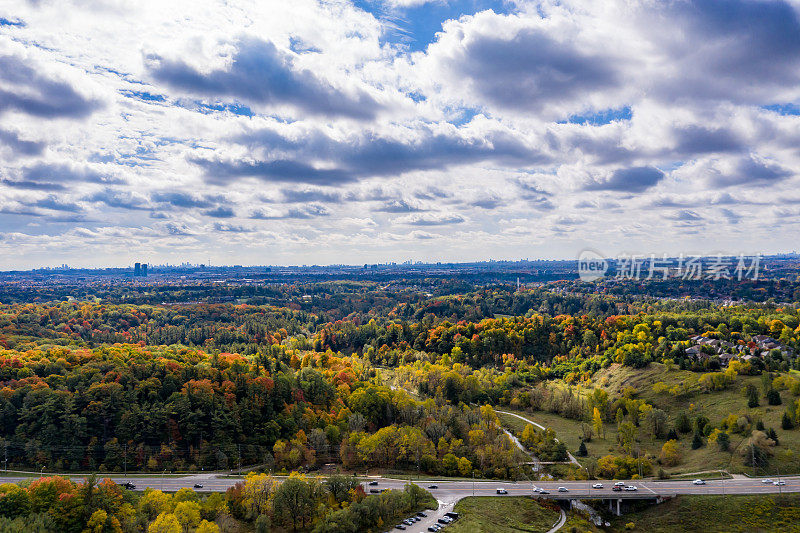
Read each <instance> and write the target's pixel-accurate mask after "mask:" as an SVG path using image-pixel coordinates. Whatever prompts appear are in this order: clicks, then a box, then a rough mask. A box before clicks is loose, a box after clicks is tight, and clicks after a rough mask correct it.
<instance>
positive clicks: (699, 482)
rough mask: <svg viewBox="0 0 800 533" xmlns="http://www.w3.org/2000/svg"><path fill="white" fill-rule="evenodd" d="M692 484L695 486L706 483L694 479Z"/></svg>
mask: <svg viewBox="0 0 800 533" xmlns="http://www.w3.org/2000/svg"><path fill="white" fill-rule="evenodd" d="M692 483H694V484H695V485H705V484H706V482H705V481H703V480H702V479H695V480H694V481H692Z"/></svg>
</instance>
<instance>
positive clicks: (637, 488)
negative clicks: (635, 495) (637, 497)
mask: <svg viewBox="0 0 800 533" xmlns="http://www.w3.org/2000/svg"><path fill="white" fill-rule="evenodd" d="M625 490H627V491H629V492H632V491H634V490H639V487H637V486H636V485H628V486H627V487H625Z"/></svg>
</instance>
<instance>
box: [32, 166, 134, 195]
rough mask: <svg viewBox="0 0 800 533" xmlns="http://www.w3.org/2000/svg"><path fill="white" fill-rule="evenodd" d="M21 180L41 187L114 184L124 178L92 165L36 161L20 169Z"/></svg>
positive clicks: (120, 182) (121, 181)
mask: <svg viewBox="0 0 800 533" xmlns="http://www.w3.org/2000/svg"><path fill="white" fill-rule="evenodd" d="M21 176H22V181H23V182H33V183H38V184H40V185H41V186H42V188H52V189H58V188H60V184H66V183H98V184H105V185H115V184H122V183H125V181H124V180H122V179H120V178H118V177H116V176H113V175H112V174H111V173H109V172H101V171H100V170H96V169H94V168H92V167H88V166H84V165H78V164H66V163H37V164H35V165H32V166H29V167H24V168H23V169H22V170H21Z"/></svg>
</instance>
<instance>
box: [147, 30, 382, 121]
mask: <svg viewBox="0 0 800 533" xmlns="http://www.w3.org/2000/svg"><path fill="white" fill-rule="evenodd" d="M235 47H236V52H235V53H234V55H233V57H232V58H231V62H230V65H229V67H228V69H227V70H222V69H216V70H211V71H208V72H201V71H200V70H198V69H196V68H195V67H193V66H190V65H189V64H187V63H186V62H184V61H182V60H180V59H166V58H163V57H161V56H159V55H157V54H150V55H148V56H147V57H146V65H147V69H148V71H149V73H150V75H151V76H152V78H153V79H154V80H155V81H157V82H161V83H166V84H167V85H169V86H170V87H173V88H175V89H180V90H184V91H187V92H189V93H191V94H198V95H202V96H208V97H210V98H236V99H241V100H242V101H244V102H247V103H259V104H290V105H292V106H295V107H297V108H299V109H301V110H303V111H304V112H307V113H311V114H313V115H325V116H346V117H350V118H355V119H360V120H369V119H372V118H374V117H375V114H376V113H377V112H378V110H379V109H380V105H379V104H378V103H377V102H376V101H375V99H374V98H373V97H372V96H370V95H369V94H368V93H367V92H366V91H364V90H356V91H352V94H351V93H348V92H345V91H343V90H341V89H337V88H335V87H333V86H332V85H331V84H330V83H329V82H327V81H325V80H323V79H322V78H320V77H319V76H317V75H316V74H315V73H313V72H311V71H310V70H306V69H302V68H298V67H297V66H295V64H294V63H295V62H294V59H293V56H292V54H290V53H288V52H284V51H280V50H278V48H277V47H276V46H275V45H274V44H273V43H271V42H268V41H263V40H260V39H257V38H254V37H242V38H240V39H239V40H238V41H237V42H236V43H235Z"/></svg>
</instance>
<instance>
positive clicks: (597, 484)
mask: <svg viewBox="0 0 800 533" xmlns="http://www.w3.org/2000/svg"><path fill="white" fill-rule="evenodd" d="M592 488H593V489H602V488H603V484H602V483H595V484H594V485H592Z"/></svg>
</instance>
